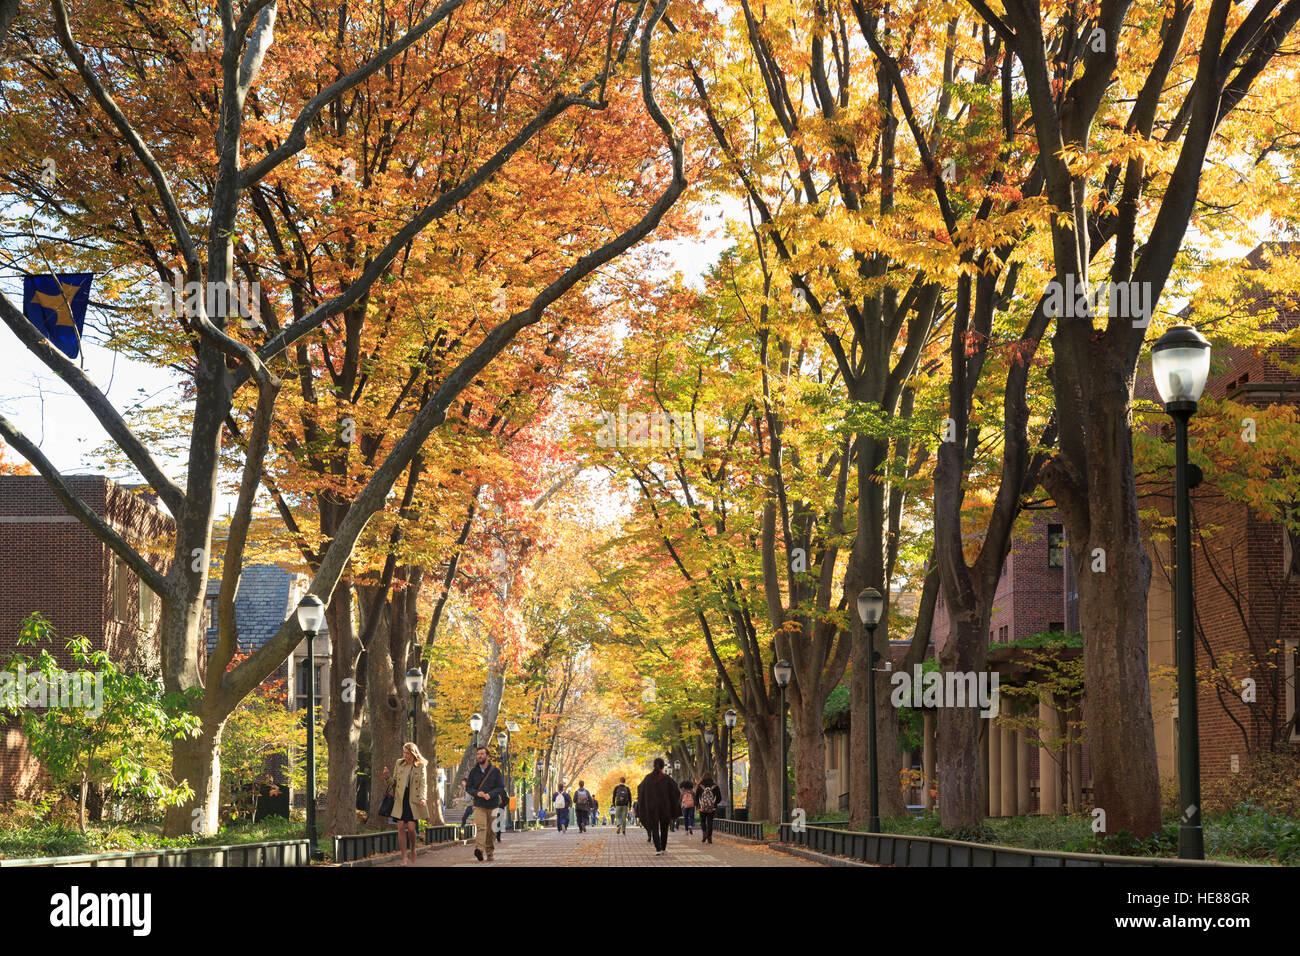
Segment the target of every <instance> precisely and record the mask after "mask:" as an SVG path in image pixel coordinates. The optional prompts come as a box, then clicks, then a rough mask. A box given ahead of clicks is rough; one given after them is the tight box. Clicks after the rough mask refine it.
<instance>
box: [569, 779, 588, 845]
mask: <svg viewBox="0 0 1300 956" xmlns="http://www.w3.org/2000/svg"><path fill="white" fill-rule="evenodd" d="M591 803H592V797H591V791H590V790H588V789H587V786H586V784H585V783H584V782H583V781H581V780H579V781H578V789H577V790H575V791H573V809H575V810H577V811H578V832H579V833H586V832H587V822H588V821H589V820H590V816H589V814H590V813H591Z"/></svg>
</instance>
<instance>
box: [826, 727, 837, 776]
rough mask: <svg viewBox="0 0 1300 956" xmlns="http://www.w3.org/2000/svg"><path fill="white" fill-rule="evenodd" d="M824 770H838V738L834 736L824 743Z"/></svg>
mask: <svg viewBox="0 0 1300 956" xmlns="http://www.w3.org/2000/svg"><path fill="white" fill-rule="evenodd" d="M826 769H827V770H839V769H840V738H839V737H838V736H835V735H832V736H831V737H830V738H829V739H827V741H826Z"/></svg>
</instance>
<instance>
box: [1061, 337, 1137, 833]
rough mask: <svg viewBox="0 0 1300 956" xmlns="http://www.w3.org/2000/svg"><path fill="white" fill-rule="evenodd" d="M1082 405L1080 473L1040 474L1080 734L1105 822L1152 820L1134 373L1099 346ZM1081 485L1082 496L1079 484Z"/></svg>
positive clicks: (1116, 827) (1120, 824)
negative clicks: (1055, 529)
mask: <svg viewBox="0 0 1300 956" xmlns="http://www.w3.org/2000/svg"><path fill="white" fill-rule="evenodd" d="M1097 363H1098V364H1100V365H1102V366H1103V367H1101V368H1097V369H1095V371H1094V374H1093V381H1092V385H1091V389H1092V390H1091V393H1090V397H1089V400H1088V402H1087V403H1086V405H1085V408H1084V410H1083V414H1084V415H1085V416H1086V428H1085V431H1084V436H1085V441H1086V446H1085V452H1084V456H1085V461H1086V463H1087V464H1086V467H1087V472H1086V476H1084V475H1079V474H1076V473H1073V472H1072V469H1073V468H1074V467H1075V466H1074V465H1072V464H1071V463H1070V461H1068V460H1063V458H1064V454H1063V455H1062V456H1058V457H1057V458H1056V459H1054V460H1053V461H1052V462H1051V463H1050V464H1049V465H1048V467H1047V468H1046V469H1045V471H1044V474H1043V484H1044V485H1045V486H1046V487H1047V489H1048V491H1049V492H1051V494H1052V497H1053V498H1055V499H1056V501H1057V503H1058V505H1059V506H1060V511H1061V516H1062V520H1063V522H1064V524H1065V528H1066V533H1067V536H1068V538H1069V543H1070V550H1071V556H1072V557H1073V559H1074V564H1075V568H1076V578H1077V581H1078V585H1079V620H1080V622H1081V626H1082V630H1083V665H1084V687H1085V696H1086V700H1087V708H1088V743H1089V750H1090V754H1091V765H1092V779H1093V785H1094V788H1095V794H1096V806H1099V807H1101V808H1103V809H1104V810H1105V811H1106V817H1107V829H1108V830H1109V831H1110V832H1112V833H1117V832H1119V831H1120V830H1128V831H1129V832H1130V833H1132V834H1133V835H1134V836H1137V837H1139V838H1141V837H1147V836H1150V835H1151V834H1153V833H1155V832H1156V831H1157V830H1159V829H1160V780H1159V774H1158V770H1157V764H1156V748H1155V728H1154V724H1153V722H1152V717H1151V685H1150V674H1149V671H1148V663H1147V587H1148V585H1149V584H1150V581H1151V561H1150V559H1149V558H1148V557H1147V553H1146V549H1145V548H1144V547H1143V545H1142V537H1141V528H1140V526H1139V524H1138V511H1137V489H1136V485H1135V479H1134V472H1133V433H1132V426H1131V412H1130V398H1131V394H1132V376H1131V374H1128V373H1127V372H1126V370H1125V367H1124V363H1123V356H1122V355H1116V354H1113V350H1112V351H1108V352H1106V353H1104V354H1103V355H1102V356H1100V357H1098V358H1097ZM1080 488H1085V489H1086V497H1085V496H1084V495H1080V494H1079V491H1078V489H1080Z"/></svg>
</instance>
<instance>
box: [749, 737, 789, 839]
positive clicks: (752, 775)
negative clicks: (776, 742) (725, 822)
mask: <svg viewBox="0 0 1300 956" xmlns="http://www.w3.org/2000/svg"><path fill="white" fill-rule="evenodd" d="M745 738H746V741H747V742H748V746H749V788H748V792H747V793H746V794H745V809H746V810H747V811H748V815H749V819H750V820H775V819H776V815H777V814H778V813H780V811H781V792H780V791H779V790H777V789H775V787H774V786H773V781H772V770H771V767H772V764H773V763H774V762H775V763H777V765H778V768H779V766H780V755H779V754H778V755H777V760H776V761H772V760H770V759H768V758H767V757H765V756H764V750H765V748H764V746H763V742H762V741H761V740H760V739H759V737H758V734H755V733H750V732H749V730H748V729H747V730H746V733H745ZM774 797H775V803H773V798H774Z"/></svg>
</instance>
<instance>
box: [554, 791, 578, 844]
mask: <svg viewBox="0 0 1300 956" xmlns="http://www.w3.org/2000/svg"><path fill="white" fill-rule="evenodd" d="M551 802H552V803H553V804H554V806H555V830H556V832H557V833H566V832H568V829H569V805H570V804H572V803H573V800H572V799H570V797H569V790H568V788H567V787H566V786H565V785H564V784H560V789H559V790H556V791H555V798H554V799H553V800H552V801H551Z"/></svg>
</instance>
